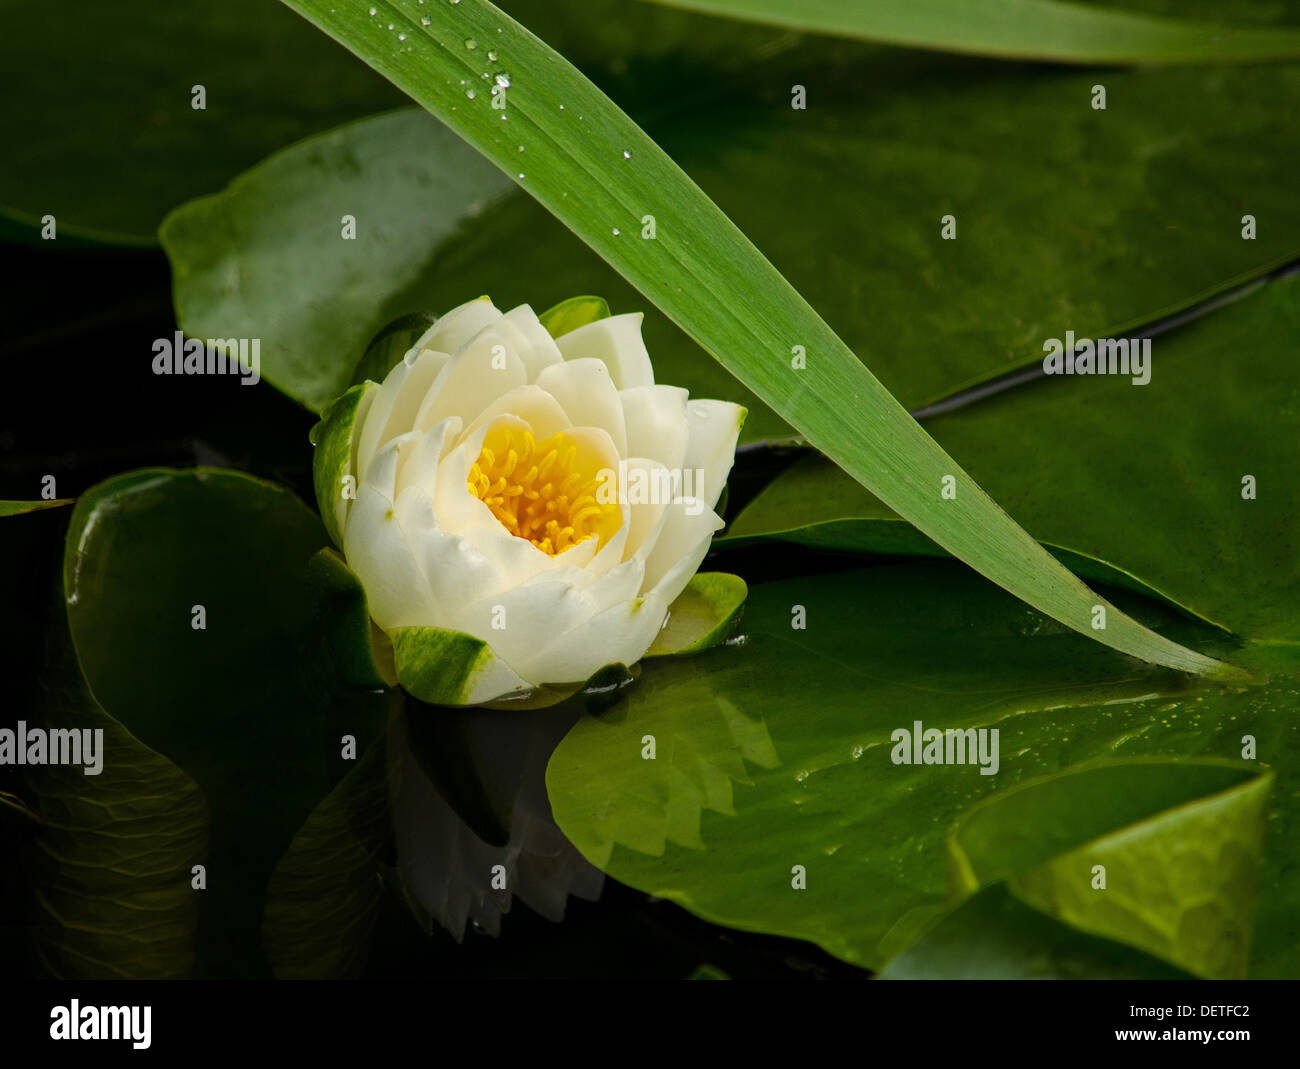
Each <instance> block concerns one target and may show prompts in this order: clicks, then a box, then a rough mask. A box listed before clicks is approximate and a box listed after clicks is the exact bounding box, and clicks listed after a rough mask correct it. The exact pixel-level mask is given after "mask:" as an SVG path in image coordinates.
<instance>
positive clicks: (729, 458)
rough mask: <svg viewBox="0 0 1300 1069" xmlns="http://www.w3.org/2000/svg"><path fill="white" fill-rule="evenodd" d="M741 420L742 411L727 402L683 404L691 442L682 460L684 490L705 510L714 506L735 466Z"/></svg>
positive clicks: (689, 402) (701, 401)
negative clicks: (697, 499)
mask: <svg viewBox="0 0 1300 1069" xmlns="http://www.w3.org/2000/svg"><path fill="white" fill-rule="evenodd" d="M744 419H745V409H744V408H743V407H741V406H740V405H736V404H732V403H731V402H730V401H709V400H699V401H688V402H687V403H686V422H687V426H688V427H689V428H690V439H689V441H688V442H687V443H686V458H685V459H684V460H683V461H682V468H683V469H684V470H683V473H682V478H683V488H684V490H688V491H689V494H688V496H692V497H697V498H699V499H701V500H702V501H703V502H704V504H705V505H706V506H707V507H708V508H713V507H714V506H715V505H717V503H718V497H719V496H720V495H721V494H722V487H723V486H724V485H725V483H726V481H727V476H728V474H730V472H731V466H732V464H733V463H735V460H736V439H737V438H738V437H739V436H740V427H741V424H742V423H743V422H744ZM688 473H689V475H688ZM688 480H689V481H691V483H692V485H691V486H690V487H686V486H685V483H686V482H687V481H688Z"/></svg>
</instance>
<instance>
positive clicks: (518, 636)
mask: <svg viewBox="0 0 1300 1069" xmlns="http://www.w3.org/2000/svg"><path fill="white" fill-rule="evenodd" d="M591 616H592V611H591V606H590V604H589V603H588V602H587V600H586V599H585V598H583V596H582V595H581V594H580V593H579V592H578V591H576V590H574V589H573V587H571V586H570V585H569V584H568V583H566V582H563V581H545V580H539V581H537V582H534V583H527V584H524V585H523V586H517V587H515V588H513V589H511V590H504V591H501V592H500V593H497V594H493V595H491V596H489V597H485V598H481V599H480V600H478V601H476V602H475V603H473V604H472V605H467V606H464V607H462V608H461V609H460V611H459V612H458V613H457V614H456V617H455V621H456V622H455V629H456V630H458V631H464V632H465V633H466V634H470V635H474V636H476V637H478V638H481V639H483V641H485V642H487V643H489V644H490V645H491V646H492V649H493V652H495V653H496V654H497V656H498V657H501V658H502V659H504V660H505V661H506V662H508V663H509V664H510V665H511V666H512V667H513V668H514V669H515V671H516V672H519V673H520V674H521V675H523V676H524V677H525V678H528V673H527V672H524V671H521V670H520V667H519V666H520V665H521V664H524V663H526V662H527V661H528V660H529V659H530V658H531V657H532V656H533V655H534V654H535V653H536V651H537V649H538V648H539V646H542V645H545V644H547V642H548V641H549V640H550V639H551V637H552V636H554V635H556V634H561V633H563V632H565V631H569V630H572V629H573V628H575V627H577V626H578V625H579V624H581V623H582V622H583V621H585V620H588V619H590V618H591ZM532 682H534V683H538V682H542V680H532ZM561 682H567V680H564V681H561Z"/></svg>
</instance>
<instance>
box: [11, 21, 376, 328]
mask: <svg viewBox="0 0 1300 1069" xmlns="http://www.w3.org/2000/svg"><path fill="white" fill-rule="evenodd" d="M4 19H5V28H6V32H5V34H4V37H3V38H2V39H0V69H2V70H4V71H5V72H6V76H7V86H6V92H5V99H6V100H7V101H8V104H9V106H8V107H6V108H5V109H4V113H3V115H0V139H3V141H4V143H5V144H6V145H9V146H11V147H12V148H11V156H10V159H9V161H8V162H7V164H6V166H5V167H3V168H0V213H3V214H4V215H6V216H8V217H10V218H11V219H14V220H18V221H20V222H22V223H24V224H26V225H28V226H31V227H40V226H41V225H42V224H41V218H42V216H45V215H53V216H54V217H55V220H56V222H57V234H58V240H60V241H68V240H72V239H73V238H74V236H76V237H85V238H93V239H96V240H99V241H112V242H124V243H129V244H153V243H154V242H155V241H156V236H155V235H156V232H157V228H158V223H159V222H160V221H161V220H162V217H163V216H164V215H165V214H166V213H167V212H168V211H170V210H171V209H172V208H174V207H176V206H177V205H178V204H181V203H183V202H184V201H186V200H189V199H190V198H192V197H196V196H198V195H200V194H202V193H209V192H211V191H212V190H213V189H216V188H219V187H220V186H221V185H222V184H223V183H225V182H228V181H229V180H230V179H231V178H233V177H234V176H235V175H236V174H238V173H239V172H240V171H241V170H243V169H244V168H246V167H251V166H252V165H253V164H254V163H256V162H257V161H258V160H259V159H261V158H262V157H263V156H265V155H266V154H267V153H268V152H272V151H274V150H275V149H277V148H280V147H281V146H283V145H286V144H288V143H289V142H291V141H296V140H298V139H299V138H302V137H306V136H308V135H309V134H315V133H318V132H320V131H322V130H326V129H329V127H331V126H334V125H337V124H338V123H340V122H344V121H346V120H348V119H354V118H359V117H360V116H363V115H368V114H371V113H372V112H375V111H380V110H382V109H384V108H389V107H392V106H394V105H395V104H398V103H400V101H401V98H400V96H399V95H398V94H397V93H395V92H394V91H393V89H392V87H391V86H388V85H386V84H385V83H384V82H383V81H382V80H381V79H379V78H376V77H375V76H374V75H373V74H372V73H371V72H369V71H367V70H365V69H364V68H363V67H360V66H359V65H357V64H355V63H352V62H350V61H349V58H348V57H347V55H346V54H345V53H343V52H342V51H341V50H340V49H338V48H336V47H334V46H332V45H331V44H330V43H329V42H327V41H323V40H321V39H320V37H319V35H313V34H311V33H310V32H307V31H306V30H305V29H304V27H303V26H302V25H301V23H300V22H298V21H297V20H295V19H293V18H292V17H290V16H289V15H288V13H286V12H284V11H282V10H280V9H279V8H278V7H277V6H276V5H275V4H272V3H266V2H265V0H223V2H222V3H220V4H189V3H186V4H157V3H151V2H149V0H118V2H116V3H114V4H113V5H112V6H104V5H85V6H83V7H79V8H78V10H77V11H76V14H75V17H69V13H68V12H67V11H63V10H60V9H59V8H57V7H54V6H51V5H50V4H47V3H44V2H43V0H6V3H5V4H4ZM196 86H202V88H203V89H204V91H205V99H204V100H203V103H204V105H205V107H203V108H201V109H199V108H196V107H195V106H194V105H195V101H196V94H195V92H194V89H195V87H196ZM218 336H219V337H227V335H225V334H222V335H218Z"/></svg>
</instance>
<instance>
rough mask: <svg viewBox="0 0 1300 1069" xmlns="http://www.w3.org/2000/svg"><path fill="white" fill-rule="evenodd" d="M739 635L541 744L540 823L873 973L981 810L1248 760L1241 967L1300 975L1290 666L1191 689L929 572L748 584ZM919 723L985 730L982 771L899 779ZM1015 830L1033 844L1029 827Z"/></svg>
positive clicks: (1275, 653) (1026, 815) (648, 678)
mask: <svg viewBox="0 0 1300 1069" xmlns="http://www.w3.org/2000/svg"><path fill="white" fill-rule="evenodd" d="M1116 597H1117V598H1119V599H1120V601H1119V603H1120V604H1122V605H1123V606H1124V607H1125V608H1126V609H1127V610H1128V611H1130V612H1133V613H1136V614H1137V615H1138V617H1139V618H1140V619H1142V620H1143V622H1145V623H1147V624H1148V625H1150V626H1154V627H1157V628H1158V629H1160V630H1161V631H1162V632H1163V633H1166V634H1169V635H1170V636H1171V637H1173V636H1181V637H1182V638H1184V639H1186V638H1188V637H1189V636H1190V635H1192V634H1193V633H1195V634H1196V635H1197V640H1198V641H1199V642H1201V643H1204V644H1206V645H1207V646H1211V647H1213V646H1215V644H1218V646H1219V648H1220V649H1221V650H1223V651H1224V653H1225V655H1226V654H1227V651H1228V645H1229V643H1230V641H1231V640H1228V639H1226V637H1225V636H1224V635H1223V633H1222V632H1215V631H1213V630H1211V629H1208V628H1205V627H1203V626H1201V625H1198V624H1196V623H1194V622H1192V621H1189V620H1187V619H1186V618H1185V617H1181V616H1179V615H1177V614H1174V613H1173V612H1172V611H1171V610H1169V609H1168V608H1165V607H1163V606H1161V605H1160V604H1158V603H1152V602H1146V601H1142V600H1138V599H1135V598H1134V597H1132V596H1131V595H1127V594H1124V595H1121V594H1120V593H1118V592H1116ZM744 633H745V642H744V643H743V644H741V645H738V646H727V647H723V648H721V649H718V650H714V651H712V652H710V653H707V654H703V655H702V656H701V659H700V660H699V661H694V662H681V663H679V664H676V665H674V664H671V663H664V664H659V663H654V662H652V663H650V664H647V666H646V668H645V671H644V673H643V676H642V679H641V682H640V685H639V686H638V687H637V688H635V689H634V690H633V691H632V692H631V693H630V695H629V697H628V700H627V701H626V703H625V704H624V705H622V706H620V707H618V708H617V709H615V710H613V711H611V712H610V713H607V714H605V715H604V716H602V717H601V718H599V719H585V720H583V721H581V722H579V723H578V724H577V725H576V726H575V727H574V729H573V731H572V732H571V733H570V734H569V735H568V736H567V737H566V738H565V740H564V742H563V743H561V745H560V746H559V747H558V748H557V750H556V753H555V755H554V757H553V758H552V761H551V765H550V767H549V769H548V775H547V783H548V788H549V790H550V794H551V800H552V806H553V808H554V812H555V815H556V819H557V820H558V822H559V824H560V826H561V827H562V828H563V829H564V831H565V833H566V834H567V835H568V836H569V837H570V838H571V839H572V840H573V842H574V843H575V844H576V845H577V846H578V847H579V849H581V850H582V851H583V853H584V854H585V855H586V856H587V857H588V858H590V859H591V860H592V861H593V862H594V863H595V864H597V865H600V866H601V867H602V868H603V869H604V870H605V871H606V872H608V873H609V874H610V875H611V876H613V877H614V878H615V879H617V880H619V881H621V882H625V883H629V884H631V885H632V886H634V887H637V888H639V889H641V890H644V891H646V892H648V893H652V894H656V895H660V896H663V897H666V898H669V899H672V900H673V901H675V902H677V903H679V904H681V905H683V906H685V907H686V908H688V909H690V910H692V911H693V912H695V913H698V914H699V915H701V916H703V917H705V918H706V919H708V920H712V921H714V922H717V923H722V924H727V925H730V926H733V927H738V928H743V929H747V930H757V931H763V932H768V933H775V934H781V935H789V936H796V937H801V938H805V939H809V940H811V941H814V942H816V943H818V944H819V945H821V946H822V947H824V948H825V949H827V950H828V951H830V952H831V953H832V954H835V955H837V956H839V957H842V958H844V959H845V960H847V961H850V962H853V963H855V964H859V965H863V966H866V967H869V968H879V967H880V966H882V965H883V964H884V963H885V962H886V961H888V960H889V959H891V958H893V957H894V956H895V955H897V954H898V953H899V952H900V951H902V950H904V949H905V948H906V947H907V946H909V945H910V944H911V943H912V942H914V941H915V940H916V939H917V938H918V937H919V936H921V935H922V934H923V933H924V932H925V931H926V930H927V928H928V927H929V925H931V924H932V923H933V921H934V919H935V917H936V916H938V915H939V914H940V913H941V912H942V911H943V910H944V909H945V908H946V901H947V886H946V875H945V870H946V864H945V860H944V851H945V842H946V839H947V835H948V832H949V829H950V828H951V827H952V826H953V825H954V824H955V823H956V822H957V820H958V819H959V818H960V817H961V816H962V815H963V814H964V813H966V812H967V811H968V810H969V809H970V808H971V806H972V805H974V804H975V803H976V802H979V801H981V800H982V799H985V798H988V797H990V796H992V795H994V794H995V793H997V792H1002V791H1007V790H1008V789H1009V788H1012V787H1014V786H1015V785H1016V784H1019V783H1023V782H1025V781H1027V780H1031V779H1035V778H1037V777H1040V776H1043V775H1046V774H1049V773H1053V772H1058V771H1061V770H1064V769H1068V768H1071V767H1073V766H1075V765H1077V764H1079V763H1081V762H1084V761H1088V760H1092V759H1096V758H1100V757H1114V756H1124V757H1129V756H1163V757H1183V758H1192V757H1205V756H1210V757H1217V758H1223V759H1234V760H1235V759H1239V758H1241V757H1243V756H1246V757H1250V756H1252V755H1254V756H1257V757H1258V759H1259V760H1261V761H1263V762H1266V763H1267V764H1268V765H1269V767H1271V768H1272V769H1274V770H1275V772H1276V774H1277V776H1278V787H1277V791H1276V793H1275V795H1274V801H1273V804H1272V807H1271V808H1270V811H1269V815H1268V824H1269V835H1268V841H1267V846H1266V851H1265V856H1264V862H1263V868H1262V872H1261V875H1260V892H1259V904H1258V912H1257V918H1256V924H1255V928H1254V940H1253V944H1252V958H1251V965H1250V971H1251V974H1252V975H1256V976H1287V975H1296V974H1297V972H1300V933H1298V932H1297V930H1296V927H1295V917H1296V916H1297V903H1298V902H1300V875H1298V874H1297V872H1296V870H1295V868H1294V866H1293V865H1292V864H1291V862H1290V857H1289V851H1290V847H1289V843H1290V842H1291V841H1292V840H1293V838H1294V836H1295V834H1296V832H1295V829H1296V827H1297V821H1298V820H1300V813H1298V812H1297V810H1296V798H1297V797H1300V793H1298V792H1297V789H1296V787H1295V786H1294V784H1296V782H1297V779H1296V777H1297V776H1298V775H1300V767H1298V766H1297V761H1298V760H1300V726H1298V725H1300V717H1297V712H1298V711H1300V686H1298V682H1297V676H1298V675H1300V664H1297V663H1296V662H1295V659H1294V657H1293V656H1292V655H1291V654H1290V653H1289V652H1288V651H1287V650H1286V649H1284V648H1280V647H1275V646H1269V645H1266V644H1260V645H1253V646H1249V647H1245V648H1239V649H1235V650H1232V651H1231V652H1232V655H1233V657H1234V658H1236V659H1237V660H1238V661H1239V662H1242V663H1248V664H1251V665H1252V666H1254V667H1256V668H1258V669H1259V670H1260V671H1261V672H1263V673H1267V674H1268V675H1269V677H1270V682H1269V683H1268V684H1267V685H1264V686H1253V687H1226V686H1212V685H1206V684H1199V685H1198V684H1194V683H1193V681H1192V680H1191V679H1190V678H1189V677H1187V676H1184V675H1181V674H1179V673H1175V672H1170V671H1164V670H1158V669H1154V668H1152V667H1151V666H1149V665H1144V664H1141V663H1139V662H1136V661H1133V660H1132V659H1130V658H1126V657H1123V656H1121V655H1118V654H1115V653H1112V652H1111V651H1108V650H1104V649H1102V648H1100V647H1098V646H1096V645H1095V644H1091V643H1089V642H1087V640H1086V639H1082V638H1080V637H1078V636H1076V635H1074V634H1072V633H1069V632H1066V631H1065V630H1064V629H1063V628H1061V627H1060V626H1059V625H1056V624H1054V623H1052V622H1051V621H1049V620H1047V619H1046V618H1044V617H1042V616H1041V615H1039V614H1037V613H1034V612H1033V611H1031V610H1028V609H1027V608H1025V607H1024V606H1023V605H1021V604H1019V603H1017V602H1015V601H1014V600H1012V599H1011V598H1009V597H1007V596H1006V595H1005V594H1003V593H1001V592H999V591H997V590H996V589H994V588H992V587H991V586H990V585H989V584H987V583H985V582H983V581H981V580H980V579H979V578H978V577H976V576H974V575H972V574H971V573H970V572H968V571H966V570H965V569H964V568H962V567H961V566H959V565H956V564H952V563H945V562H915V563H896V564H891V565H887V566H885V565H882V566H878V567H875V568H871V569H868V570H864V571H856V572H847V573H838V574H831V575H823V576H818V577H810V578H801V579H793V580H787V581H782V582H776V583H762V584H759V585H757V586H754V587H752V588H751V590H750V596H749V599H748V602H747V608H746V613H745V628H744ZM687 666H689V668H688V667H687ZM918 721H919V722H920V723H921V725H922V730H924V729H930V728H934V729H940V730H947V729H954V730H956V729H960V730H962V731H966V730H968V729H974V730H975V731H977V732H978V731H979V730H981V729H983V730H984V731H986V732H991V731H993V730H997V731H998V740H999V743H998V745H999V748H998V751H997V752H998V759H997V760H996V761H989V762H987V763H985V764H977V763H966V764H924V763H921V764H914V763H908V764H896V763H894V761H893V760H892V759H891V753H892V752H893V750H894V748H895V742H894V741H893V736H894V733H895V732H896V731H898V730H900V729H907V730H909V731H912V730H915V729H916V725H917V722H918ZM992 737H993V736H992V735H988V734H986V735H985V738H986V739H992ZM649 739H653V740H655V742H656V747H655V756H654V757H653V758H647V757H646V756H645V754H646V752H647V740H649ZM592 768H600V769H601V770H602V774H601V775H600V776H598V777H593V776H591V775H590V769H592ZM986 768H992V769H995V772H994V774H982V773H983V771H984V769H986ZM1018 815H1019V817H1020V818H1021V819H1022V820H1023V821H1024V822H1025V823H1026V825H1027V826H1029V827H1031V828H1032V827H1034V822H1035V820H1036V819H1037V818H1038V814H1037V813H1036V812H1035V811H1034V810H1033V809H1021V810H1020V811H1019V813H1018ZM797 866H801V867H802V870H803V872H802V880H803V881H804V887H803V889H798V888H797V886H796V884H797V883H798V882H799V880H800V878H801V877H800V873H799V870H798V869H797V868H796V867H797ZM1237 919H1238V921H1239V922H1240V923H1243V924H1248V923H1249V921H1248V919H1247V918H1245V917H1241V916H1239V917H1238V918H1237Z"/></svg>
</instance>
